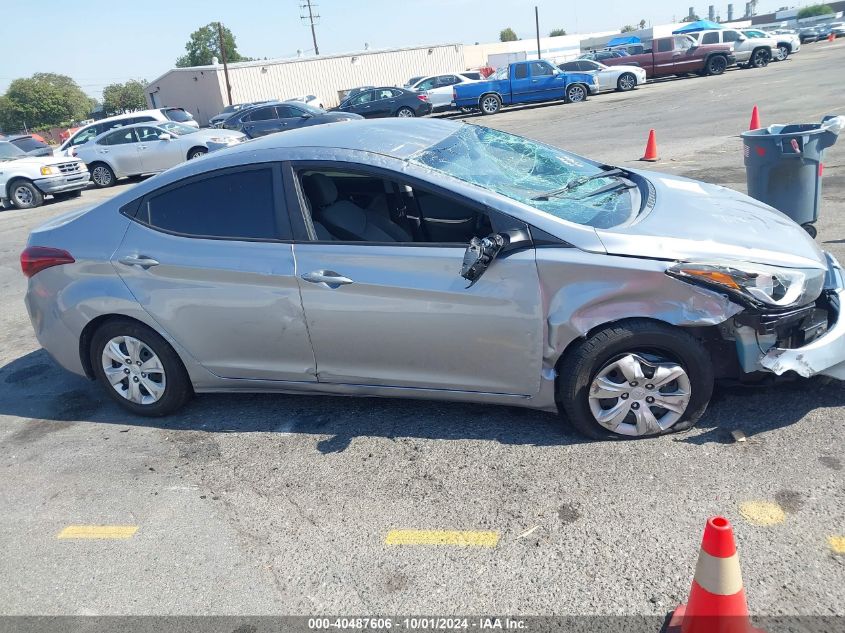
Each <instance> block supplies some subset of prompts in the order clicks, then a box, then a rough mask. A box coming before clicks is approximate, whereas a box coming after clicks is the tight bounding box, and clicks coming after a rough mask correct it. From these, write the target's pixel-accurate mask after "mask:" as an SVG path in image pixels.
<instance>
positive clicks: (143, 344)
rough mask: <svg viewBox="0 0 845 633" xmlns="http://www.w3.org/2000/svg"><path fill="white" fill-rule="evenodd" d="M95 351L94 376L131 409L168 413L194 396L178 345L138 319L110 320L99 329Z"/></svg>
mask: <svg viewBox="0 0 845 633" xmlns="http://www.w3.org/2000/svg"><path fill="white" fill-rule="evenodd" d="M90 354H91V366H92V367H93V368H94V374H95V375H96V376H97V379H98V380H99V381H100V383H101V384H102V385H103V387H104V388H105V389H106V392H107V393H108V394H109V397H111V398H112V400H114V401H115V402H117V403H118V404H119V405H120V406H122V407H123V408H124V409H127V410H129V411H131V412H132V413H136V414H138V415H145V416H152V417H156V416H162V415H167V414H169V413H172V412H173V411H176V410H177V409H178V408H180V407H182V406H183V405H184V404H185V403H186V402H187V401H188V400H190V398H191V396H192V395H193V389H192V387H191V382H190V380H189V378H188V373H187V372H186V371H185V367H184V365H182V361H181V360H180V359H179V356H178V355H177V354H176V352H175V351H174V350H173V348H172V347H171V346H170V345H169V344H168V343H167V341H165V340H164V339H163V338H162V337H161V336H159V335H158V334H157V333H156V332H154V331H153V330H151V329H150V328H148V327H146V326H145V325H141V324H140V323H137V322H135V321H129V320H124V319H117V320H114V321H108V322H106V323H105V324H104V325H103V326H101V327H100V328H99V329H98V330H97V331H96V332H95V333H94V336H93V337H92V340H91V349H90Z"/></svg>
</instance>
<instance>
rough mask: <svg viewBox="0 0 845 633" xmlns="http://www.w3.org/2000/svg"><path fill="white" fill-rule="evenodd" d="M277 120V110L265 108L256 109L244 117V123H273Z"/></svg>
mask: <svg viewBox="0 0 845 633" xmlns="http://www.w3.org/2000/svg"><path fill="white" fill-rule="evenodd" d="M275 118H276V108H274V107H273V106H265V107H263V108H256V109H255V110H253V111H252V112H250V113H248V114H247V115H246V116H245V117H244V121H272V120H273V119H275Z"/></svg>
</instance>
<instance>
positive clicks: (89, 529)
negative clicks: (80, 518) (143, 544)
mask: <svg viewBox="0 0 845 633" xmlns="http://www.w3.org/2000/svg"><path fill="white" fill-rule="evenodd" d="M137 531H138V526H137V525H68V526H67V527H66V528H65V529H64V530H62V531H61V532H59V533H58V534H57V535H56V538H132V536H133V535H134V534H135V532H137Z"/></svg>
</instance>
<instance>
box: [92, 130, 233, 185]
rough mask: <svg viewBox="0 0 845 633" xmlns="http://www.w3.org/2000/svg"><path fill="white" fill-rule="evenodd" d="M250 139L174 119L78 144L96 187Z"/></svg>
mask: <svg viewBox="0 0 845 633" xmlns="http://www.w3.org/2000/svg"><path fill="white" fill-rule="evenodd" d="M245 140H247V137H246V136H244V135H243V134H242V133H240V132H235V131H232V130H217V129H214V130H198V129H197V128H195V127H191V126H188V125H182V124H181V123H176V122H175V121H165V122H162V123H156V122H152V123H135V124H133V125H125V126H123V127H119V128H117V129H111V130H109V131H108V132H103V133H102V134H100V135H99V136H97V137H95V138H93V139H91V140H90V141H88V142H87V143H85V144H84V145H80V146H79V147H78V148H76V155H77V157H78V158H81V159H82V160H83V161H85V163H86V164H87V165H88V171H90V172H91V181H92V182H93V183H94V185H95V186H96V187H111V186H112V185H113V184H114V183H115V182H116V181H117V179H118V178H125V177H128V176H140V175H141V174H156V173H158V172H161V171H164V170H165V169H170V168H171V167H173V166H175V165H178V164H179V163H181V162H184V161H186V160H191V159H194V158H199V157H200V156H202V155H204V154H207V153H208V152H209V151H214V150H215V149H221V148H223V147H229V146H231V145H236V144H238V143H241V142H242V141H245Z"/></svg>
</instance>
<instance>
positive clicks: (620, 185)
mask: <svg viewBox="0 0 845 633" xmlns="http://www.w3.org/2000/svg"><path fill="white" fill-rule="evenodd" d="M636 186H637V185H636V184H635V183H633V182H631V181H630V180H617V181H616V182H612V183H610V184H607V185H605V186H604V187H599V188H598V189H594V190H593V191H590V192H589V193H587V194H586V195H583V196H581V198H582V199H584V198H592V197H593V196H598V195H601V194H603V193H607V192H608V191H616V190H617V189H633V188H634V187H636Z"/></svg>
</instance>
